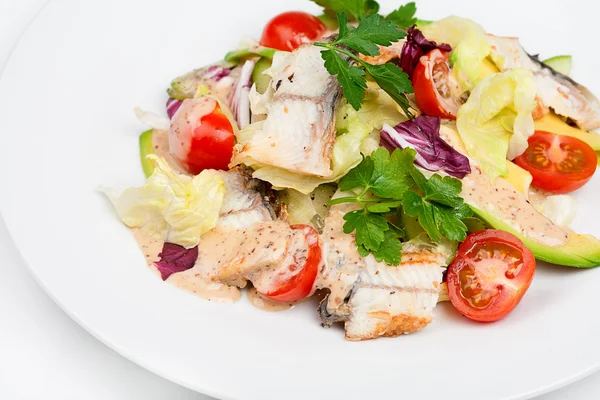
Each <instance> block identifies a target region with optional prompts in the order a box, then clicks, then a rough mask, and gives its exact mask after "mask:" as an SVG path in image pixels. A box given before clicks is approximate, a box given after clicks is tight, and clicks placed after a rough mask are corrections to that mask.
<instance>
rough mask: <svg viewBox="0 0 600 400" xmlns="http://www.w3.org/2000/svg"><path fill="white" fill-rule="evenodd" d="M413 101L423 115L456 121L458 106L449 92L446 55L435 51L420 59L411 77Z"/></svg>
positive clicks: (448, 70) (437, 50) (448, 67)
mask: <svg viewBox="0 0 600 400" xmlns="http://www.w3.org/2000/svg"><path fill="white" fill-rule="evenodd" d="M412 82H413V87H414V89H415V100H416V101H417V105H418V106H419V109H420V110H421V111H422V112H423V114H425V115H429V116H432V117H441V118H447V119H456V114H457V113H458V108H459V107H460V104H459V103H458V102H457V101H456V99H455V98H454V97H453V96H452V91H451V90H450V84H451V78H450V66H449V65H448V53H446V52H443V51H441V50H439V49H435V50H432V51H430V52H429V53H427V54H426V55H424V56H423V57H421V59H420V60H419V63H418V64H417V67H416V68H415V71H414V73H413V76H412Z"/></svg>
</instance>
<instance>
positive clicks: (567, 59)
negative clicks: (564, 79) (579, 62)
mask: <svg viewBox="0 0 600 400" xmlns="http://www.w3.org/2000/svg"><path fill="white" fill-rule="evenodd" d="M542 62H543V63H544V64H546V65H547V66H549V67H550V68H552V69H553V70H555V71H556V72H560V73H561V74H563V75H566V76H569V75H570V74H571V65H572V63H573V59H572V57H571V56H555V57H552V58H549V59H547V60H544V61H542Z"/></svg>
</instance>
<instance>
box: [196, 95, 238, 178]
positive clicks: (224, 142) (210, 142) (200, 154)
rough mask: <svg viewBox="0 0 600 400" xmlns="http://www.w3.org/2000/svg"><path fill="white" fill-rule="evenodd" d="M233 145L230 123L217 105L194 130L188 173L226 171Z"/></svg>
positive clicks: (233, 139)
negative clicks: (213, 170)
mask: <svg viewBox="0 0 600 400" xmlns="http://www.w3.org/2000/svg"><path fill="white" fill-rule="evenodd" d="M234 145H235V138H234V134H233V127H232V126H231V122H229V119H228V118H227V117H226V116H225V114H223V113H222V112H221V107H219V104H218V103H217V105H216V106H215V109H214V110H213V111H212V112H211V113H210V114H208V115H205V116H204V117H202V118H201V119H200V124H198V126H196V128H195V129H194V132H193V139H192V145H191V147H190V152H189V154H188V160H187V165H188V169H189V171H190V172H191V173H193V174H199V173H200V172H201V171H203V170H205V169H222V170H226V169H228V167H227V166H228V165H229V161H231V156H232V154H233V146H234Z"/></svg>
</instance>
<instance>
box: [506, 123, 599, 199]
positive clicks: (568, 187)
mask: <svg viewBox="0 0 600 400" xmlns="http://www.w3.org/2000/svg"><path fill="white" fill-rule="evenodd" d="M514 162H515V163H516V164H517V165H518V166H520V167H521V168H524V169H526V170H527V171H529V172H530V173H531V176H532V177H533V181H532V183H531V184H532V185H533V186H535V187H538V188H540V189H543V190H546V191H548V192H551V193H557V194H561V193H569V192H572V191H574V190H577V189H579V188H580V187H582V186H583V185H585V183H586V182H587V181H589V180H590V178H591V177H592V175H594V172H596V165H597V164H598V157H597V156H596V153H595V152H594V150H593V149H592V148H591V147H590V145H588V144H587V143H585V142H584V141H582V140H579V139H577V138H574V137H571V136H562V135H555V134H553V133H549V132H544V131H536V132H535V133H534V134H533V135H532V136H531V137H530V138H529V147H528V148H527V150H525V153H523V154H521V155H520V156H519V157H517V158H515V160H514Z"/></svg>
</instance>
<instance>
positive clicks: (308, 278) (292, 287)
mask: <svg viewBox="0 0 600 400" xmlns="http://www.w3.org/2000/svg"><path fill="white" fill-rule="evenodd" d="M291 228H292V229H296V230H302V231H303V232H304V235H305V237H306V242H307V244H308V253H307V255H306V258H305V259H302V260H296V259H294V261H295V262H296V264H295V265H291V266H289V267H288V268H289V269H290V270H293V269H297V268H300V271H299V272H297V273H296V274H294V275H293V276H292V277H291V278H289V279H286V280H283V281H280V282H278V284H277V288H276V289H275V290H272V291H270V292H268V293H262V294H263V295H265V296H266V297H268V298H270V299H272V300H276V301H296V300H301V299H303V298H305V297H307V296H309V295H310V294H311V292H312V290H313V286H314V283H315V279H316V278H317V273H318V271H319V266H320V265H321V259H322V251H321V244H320V242H319V233H318V232H317V231H316V229H315V228H313V227H312V226H310V225H302V224H299V225H292V226H291Z"/></svg>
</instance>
